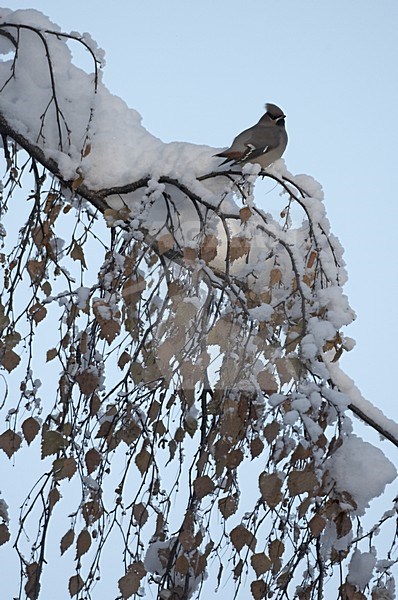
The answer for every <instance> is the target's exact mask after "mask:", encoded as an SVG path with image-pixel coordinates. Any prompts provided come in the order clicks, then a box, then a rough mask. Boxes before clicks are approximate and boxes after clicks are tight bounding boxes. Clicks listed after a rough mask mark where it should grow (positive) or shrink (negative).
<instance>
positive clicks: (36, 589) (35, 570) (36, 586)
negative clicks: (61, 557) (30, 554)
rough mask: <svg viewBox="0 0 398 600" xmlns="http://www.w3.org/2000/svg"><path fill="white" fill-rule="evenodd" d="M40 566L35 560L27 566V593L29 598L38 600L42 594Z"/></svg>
mask: <svg viewBox="0 0 398 600" xmlns="http://www.w3.org/2000/svg"><path fill="white" fill-rule="evenodd" d="M40 572H41V569H40V566H39V563H37V562H33V563H31V564H30V565H27V567H26V576H27V582H26V584H25V593H26V596H27V597H28V598H29V600H37V598H38V597H39V594H40Z"/></svg>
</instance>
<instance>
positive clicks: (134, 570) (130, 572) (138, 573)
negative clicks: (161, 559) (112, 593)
mask: <svg viewBox="0 0 398 600" xmlns="http://www.w3.org/2000/svg"><path fill="white" fill-rule="evenodd" d="M145 575H146V570H145V567H144V565H143V563H142V562H141V561H137V562H135V563H132V564H131V565H130V566H129V567H128V569H127V573H126V574H125V575H123V577H121V578H120V579H119V581H118V586H119V590H120V593H121V594H122V597H123V600H127V598H130V596H132V595H133V594H136V593H137V592H138V590H139V587H140V585H141V579H143V577H145Z"/></svg>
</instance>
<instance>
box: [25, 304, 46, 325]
mask: <svg viewBox="0 0 398 600" xmlns="http://www.w3.org/2000/svg"><path fill="white" fill-rule="evenodd" d="M29 314H30V315H31V317H32V318H33V320H34V322H35V323H36V324H37V323H40V321H42V320H43V319H44V318H45V317H46V315H47V309H46V307H45V306H43V305H42V304H40V302H36V304H34V305H33V306H31V307H30V309H29Z"/></svg>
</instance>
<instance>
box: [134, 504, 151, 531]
mask: <svg viewBox="0 0 398 600" xmlns="http://www.w3.org/2000/svg"><path fill="white" fill-rule="evenodd" d="M133 515H134V518H135V520H136V521H137V523H138V525H139V526H140V527H142V526H143V525H145V523H146V522H147V520H148V516H149V513H148V511H147V509H146V507H145V505H144V504H143V503H142V502H139V503H138V504H135V505H134V509H133Z"/></svg>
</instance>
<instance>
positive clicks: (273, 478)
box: [258, 473, 283, 508]
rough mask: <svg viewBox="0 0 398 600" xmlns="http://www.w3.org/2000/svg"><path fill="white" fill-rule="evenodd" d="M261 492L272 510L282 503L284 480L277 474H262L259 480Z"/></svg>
mask: <svg viewBox="0 0 398 600" xmlns="http://www.w3.org/2000/svg"><path fill="white" fill-rule="evenodd" d="M258 485H259V488H260V492H261V495H262V497H263V498H264V500H265V502H266V503H267V504H268V506H269V507H270V508H275V507H276V506H277V505H278V504H279V502H281V501H282V498H283V496H282V492H281V489H282V480H281V478H280V477H279V476H278V474H277V473H261V474H260V476H259V478H258Z"/></svg>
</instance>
